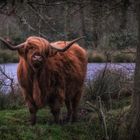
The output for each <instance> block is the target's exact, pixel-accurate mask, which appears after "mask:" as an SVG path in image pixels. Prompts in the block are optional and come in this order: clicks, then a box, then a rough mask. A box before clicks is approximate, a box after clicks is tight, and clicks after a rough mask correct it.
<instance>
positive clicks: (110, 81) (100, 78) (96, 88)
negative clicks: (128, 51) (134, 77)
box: [86, 68, 132, 109]
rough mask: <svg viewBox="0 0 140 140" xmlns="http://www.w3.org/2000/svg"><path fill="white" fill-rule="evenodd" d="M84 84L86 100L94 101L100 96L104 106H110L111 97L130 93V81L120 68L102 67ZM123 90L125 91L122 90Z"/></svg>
mask: <svg viewBox="0 0 140 140" xmlns="http://www.w3.org/2000/svg"><path fill="white" fill-rule="evenodd" d="M95 75H96V77H95V78H94V79H93V80H90V81H89V82H88V83H87V86H86V100H89V101H95V100H96V99H97V97H101V99H102V101H103V102H104V104H105V106H106V107H107V108H108V109H109V108H110V107H112V99H119V98H121V97H124V96H129V95H131V92H132V82H130V79H129V78H130V77H128V75H129V74H128V73H126V71H124V70H121V69H108V68H107V69H102V70H100V71H98V72H97V73H96V74H95ZM123 91H125V92H123Z"/></svg>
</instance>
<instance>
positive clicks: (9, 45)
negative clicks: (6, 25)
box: [0, 37, 25, 51]
mask: <svg viewBox="0 0 140 140" xmlns="http://www.w3.org/2000/svg"><path fill="white" fill-rule="evenodd" d="M0 41H2V42H3V43H4V44H5V45H6V46H7V47H8V49H10V50H13V51H15V50H18V49H19V48H22V47H23V46H24V45H25V42H24V43H21V44H19V45H17V46H14V45H12V44H10V43H9V42H8V41H6V40H5V39H3V38H1V37H0Z"/></svg>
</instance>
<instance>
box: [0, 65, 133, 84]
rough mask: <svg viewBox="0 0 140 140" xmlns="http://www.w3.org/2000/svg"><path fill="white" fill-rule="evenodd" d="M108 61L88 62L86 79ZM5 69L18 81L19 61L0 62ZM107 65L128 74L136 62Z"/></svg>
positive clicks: (91, 77)
mask: <svg viewBox="0 0 140 140" xmlns="http://www.w3.org/2000/svg"><path fill="white" fill-rule="evenodd" d="M105 65H106V63H88V66H87V75H86V80H88V79H93V78H94V77H95V75H96V72H97V71H99V70H101V69H103V68H104V67H105ZM0 66H2V67H3V68H4V69H5V72H6V73H7V74H8V75H9V76H11V77H13V78H14V79H15V81H17V75H16V71H17V66H18V63H7V64H0ZM107 67H108V68H111V69H122V70H123V71H125V72H126V73H128V74H133V72H134V68H135V64H134V63H107Z"/></svg>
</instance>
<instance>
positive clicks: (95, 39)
mask: <svg viewBox="0 0 140 140" xmlns="http://www.w3.org/2000/svg"><path fill="white" fill-rule="evenodd" d="M90 3H91V6H92V8H91V16H92V39H93V47H94V48H97V46H98V31H97V26H98V24H99V15H98V14H99V9H98V2H97V1H94V0H91V1H90Z"/></svg>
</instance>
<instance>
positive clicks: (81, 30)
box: [79, 1, 86, 47]
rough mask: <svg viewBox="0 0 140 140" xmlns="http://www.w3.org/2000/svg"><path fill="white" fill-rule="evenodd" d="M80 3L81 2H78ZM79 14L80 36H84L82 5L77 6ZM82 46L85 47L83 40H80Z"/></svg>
mask: <svg viewBox="0 0 140 140" xmlns="http://www.w3.org/2000/svg"><path fill="white" fill-rule="evenodd" d="M80 2H81V3H82V1H80ZM79 9H80V10H79V14H80V16H79V17H80V21H81V29H80V36H85V35H86V27H85V19H84V6H83V5H82V4H80V5H79ZM81 44H82V46H84V47H86V42H85V38H83V39H82V40H81Z"/></svg>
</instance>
